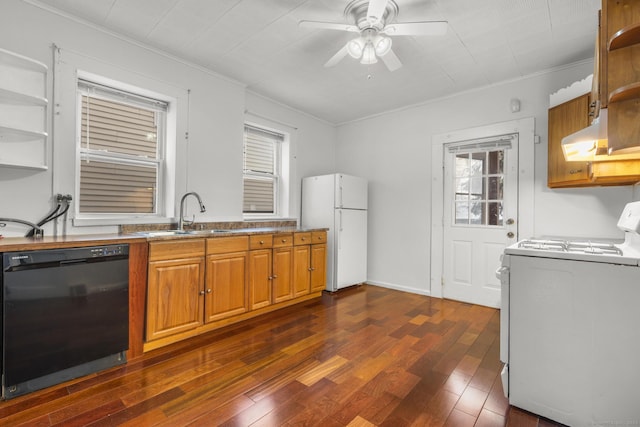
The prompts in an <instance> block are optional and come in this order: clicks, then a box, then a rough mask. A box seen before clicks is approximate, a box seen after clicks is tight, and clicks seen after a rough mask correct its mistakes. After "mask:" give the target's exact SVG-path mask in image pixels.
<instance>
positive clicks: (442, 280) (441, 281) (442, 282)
mask: <svg viewBox="0 0 640 427" xmlns="http://www.w3.org/2000/svg"><path fill="white" fill-rule="evenodd" d="M440 285H441V286H442V287H443V288H444V276H442V277H440Z"/></svg>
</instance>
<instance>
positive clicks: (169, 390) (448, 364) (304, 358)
mask: <svg viewBox="0 0 640 427" xmlns="http://www.w3.org/2000/svg"><path fill="white" fill-rule="evenodd" d="M499 318H500V316H499V311H498V310H494V309H490V308H486V307H480V306H474V305H472V304H467V303H461V302H457V301H451V300H443V299H436V298H430V297H426V296H423V295H416V294H408V293H404V292H400V291H395V290H390V289H384V288H379V287H375V286H358V287H353V288H349V289H345V290H341V291H340V292H338V293H335V294H328V293H324V294H323V295H322V296H321V297H320V298H318V299H317V300H312V301H306V302H304V303H302V304H298V305H295V306H292V307H288V308H286V309H283V310H278V311H276V312H272V313H268V314H265V315H264V316H260V317H258V318H255V319H250V320H247V321H244V322H241V323H239V324H236V325H230V326H228V327H225V328H222V329H219V330H216V331H212V332H211V333H207V334H203V335H201V336H198V337H194V338H192V339H189V340H186V341H182V342H179V343H176V344H173V345H171V346H167V347H163V348H159V349H157V350H153V351H151V352H149V353H146V354H144V355H143V356H141V357H139V358H137V359H135V360H133V361H131V362H129V363H127V364H126V365H124V366H120V367H116V368H112V369H110V370H106V371H103V372H100V373H97V374H92V375H89V376H86V377H83V378H79V379H76V380H73V381H69V382H67V383H64V384H60V385H57V386H53V387H50V388H48V389H46V390H41V391H38V392H34V393H31V394H29V395H26V396H21V397H18V398H15V399H12V400H10V401H4V402H0V425H2V426H4V425H7V426H11V427H14V426H18V425H29V426H43V427H44V426H47V427H50V426H51V425H65V426H67V425H91V426H132V427H133V426H135V427H138V426H145V427H146V426H149V427H151V426H158V427H160V426H164V427H173V426H186V425H190V426H192V427H195V426H213V425H225V426H249V425H253V426H269V427H271V426H281V425H287V426H289V425H290V426H293V425H296V426H300V425H320V426H322V427H337V426H345V425H355V426H358V425H363V426H372V425H375V426H393V427H399V426H443V425H449V426H456V427H459V426H464V425H473V424H477V425H478V426H480V427H481V426H493V425H498V426H502V425H514V426H529V425H531V426H534V425H537V424H538V423H540V425H544V426H545V427H549V426H557V424H556V423H552V422H550V421H547V420H544V419H539V418H538V417H536V416H535V415H533V414H529V413H527V412H525V411H521V410H519V409H517V408H512V407H510V406H509V404H508V401H507V399H506V398H505V397H504V395H503V394H502V383H501V378H500V370H501V369H502V364H501V363H500V361H499V350H500V348H499V328H500V319H499Z"/></svg>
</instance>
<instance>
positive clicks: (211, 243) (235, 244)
mask: <svg viewBox="0 0 640 427" xmlns="http://www.w3.org/2000/svg"><path fill="white" fill-rule="evenodd" d="M248 249H249V236H232V237H216V238H211V239H207V255H210V254H228V253H231V252H243V251H246V250H248Z"/></svg>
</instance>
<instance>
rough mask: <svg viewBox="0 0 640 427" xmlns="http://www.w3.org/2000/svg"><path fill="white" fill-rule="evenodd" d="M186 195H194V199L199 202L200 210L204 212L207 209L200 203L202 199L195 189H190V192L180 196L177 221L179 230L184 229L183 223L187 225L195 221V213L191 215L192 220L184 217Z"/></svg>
mask: <svg viewBox="0 0 640 427" xmlns="http://www.w3.org/2000/svg"><path fill="white" fill-rule="evenodd" d="M187 196H194V197H195V198H196V199H198V203H199V204H200V212H204V211H206V210H207V209H206V208H205V207H204V205H203V204H202V199H201V198H200V195H199V194H198V193H196V192H195V191H191V192H190V193H187V194H185V195H184V196H182V199H181V200H180V220H179V221H178V229H179V230H184V226H185V224H187V225H188V224H193V221H195V219H196V216H195V215H194V216H193V220H191V221H189V220H186V219H184V201H185V199H186V198H187Z"/></svg>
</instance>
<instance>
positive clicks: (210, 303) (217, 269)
mask: <svg viewBox="0 0 640 427" xmlns="http://www.w3.org/2000/svg"><path fill="white" fill-rule="evenodd" d="M247 258H248V255H247V252H237V253H231V254H223V255H209V256H207V273H206V280H205V318H204V321H205V323H207V322H212V321H214V320H219V319H224V318H225V317H230V316H234V315H236V314H240V313H244V312H246V311H247V307H248V299H247V290H246V289H247V288H246V274H247Z"/></svg>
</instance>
